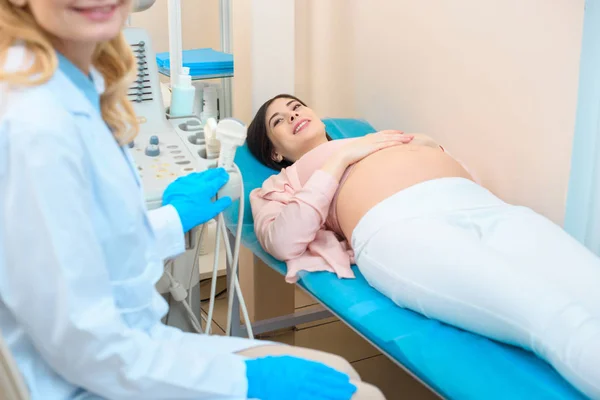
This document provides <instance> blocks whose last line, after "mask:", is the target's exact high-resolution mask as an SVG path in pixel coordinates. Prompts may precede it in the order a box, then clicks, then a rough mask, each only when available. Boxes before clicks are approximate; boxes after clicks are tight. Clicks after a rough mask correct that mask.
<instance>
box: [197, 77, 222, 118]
mask: <svg viewBox="0 0 600 400" xmlns="http://www.w3.org/2000/svg"><path fill="white" fill-rule="evenodd" d="M203 98H204V106H203V108H202V114H201V115H200V119H201V120H202V127H203V128H204V125H206V122H207V121H208V120H209V119H211V118H214V119H215V120H216V119H217V118H218V115H219V114H218V110H217V99H218V93H217V88H216V87H215V86H213V85H208V86H205V87H204V95H203Z"/></svg>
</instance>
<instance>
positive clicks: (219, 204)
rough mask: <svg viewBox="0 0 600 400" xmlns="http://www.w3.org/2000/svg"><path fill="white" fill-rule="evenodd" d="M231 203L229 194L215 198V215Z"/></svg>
mask: <svg viewBox="0 0 600 400" xmlns="http://www.w3.org/2000/svg"><path fill="white" fill-rule="evenodd" d="M231 203H232V200H231V197H229V196H225V197H221V198H220V199H218V200H216V201H215V202H214V203H213V211H214V213H215V215H217V214H220V213H221V212H222V211H223V210H225V209H226V208H227V207H229V206H230V205H231Z"/></svg>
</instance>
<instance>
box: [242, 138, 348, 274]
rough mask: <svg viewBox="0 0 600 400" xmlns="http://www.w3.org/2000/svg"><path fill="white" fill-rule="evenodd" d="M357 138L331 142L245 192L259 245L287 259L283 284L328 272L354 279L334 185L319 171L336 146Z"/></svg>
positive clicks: (344, 176) (280, 257) (334, 183)
mask: <svg viewBox="0 0 600 400" xmlns="http://www.w3.org/2000/svg"><path fill="white" fill-rule="evenodd" d="M352 140H356V138H350V139H339V140H332V141H329V142H327V143H324V144H322V145H320V146H319V147H317V148H315V149H313V150H311V151H310V152H308V153H306V154H305V155H304V156H303V157H302V158H300V159H299V160H298V161H296V162H295V163H294V164H293V165H292V166H290V167H287V168H285V169H284V170H282V171H281V173H279V174H278V175H273V176H271V177H270V178H269V179H267V180H266V181H265V182H264V183H263V185H262V187H261V188H257V189H254V190H253V191H252V192H251V193H250V204H251V206H252V215H253V217H254V230H255V232H256V236H257V238H258V241H259V242H260V244H261V246H262V247H263V248H264V249H265V250H266V251H267V252H268V253H269V254H271V255H272V256H273V257H275V258H276V259H278V260H281V261H286V264H287V275H286V281H287V282H289V283H295V282H296V281H297V280H298V272H299V271H300V270H305V271H309V272H313V271H329V272H334V273H336V274H337V276H338V277H339V278H354V273H353V272H352V269H351V268H350V266H351V265H352V264H353V263H354V252H353V251H352V249H351V248H350V246H349V244H348V243H347V242H346V241H345V240H344V239H343V234H342V232H341V230H340V228H339V225H338V222H337V217H336V210H335V203H336V202H335V197H336V195H337V191H338V188H339V187H340V186H341V185H342V183H343V182H344V180H345V179H346V177H347V175H348V173H349V172H350V170H351V168H352V167H350V168H348V169H347V170H346V172H345V173H344V175H343V176H342V179H341V180H340V181H339V182H338V181H337V180H336V179H335V178H334V177H333V176H331V175H330V174H328V173H327V172H324V171H322V170H321V169H320V168H321V167H322V166H323V164H324V163H325V161H326V160H327V159H328V158H329V156H330V155H332V154H333V153H334V152H336V151H337V150H338V149H339V148H340V147H341V146H343V145H345V144H346V143H348V142H349V141H352Z"/></svg>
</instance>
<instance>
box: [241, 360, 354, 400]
mask: <svg viewBox="0 0 600 400" xmlns="http://www.w3.org/2000/svg"><path fill="white" fill-rule="evenodd" d="M246 376H247V377H248V398H249V399H260V400H282V399H286V400H350V399H351V398H352V396H353V395H354V393H355V392H356V386H354V385H353V384H352V383H350V378H349V377H348V375H346V374H344V373H342V372H339V371H337V370H335V369H333V368H330V367H328V366H326V365H324V364H321V363H318V362H314V361H309V360H305V359H303V358H297V357H292V356H269V357H263V358H256V359H250V360H246Z"/></svg>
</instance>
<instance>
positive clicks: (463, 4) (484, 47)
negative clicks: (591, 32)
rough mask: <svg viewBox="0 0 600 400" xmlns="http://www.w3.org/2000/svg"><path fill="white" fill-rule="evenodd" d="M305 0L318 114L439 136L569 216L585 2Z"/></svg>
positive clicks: (524, 196) (522, 197)
mask: <svg viewBox="0 0 600 400" xmlns="http://www.w3.org/2000/svg"><path fill="white" fill-rule="evenodd" d="M302 2H303V3H306V4H308V7H309V8H310V9H311V11H310V12H311V17H310V23H309V24H306V25H307V26H308V28H307V29H309V30H310V33H309V37H311V38H312V40H311V41H310V47H311V48H310V50H309V51H308V53H309V54H310V56H309V59H310V61H309V65H310V75H311V77H310V78H307V77H306V76H305V77H303V79H305V80H307V81H312V82H313V84H312V85H310V89H309V90H308V95H309V96H310V100H311V101H312V102H313V103H312V104H314V105H315V106H316V108H317V110H318V112H320V113H321V114H322V115H334V114H336V115H340V116H356V117H362V118H366V119H367V120H369V121H370V122H371V123H372V124H373V125H375V127H376V128H378V129H385V128H391V127H393V128H399V129H403V130H405V131H407V132H425V133H428V134H430V135H432V136H433V137H435V138H436V139H438V140H439V142H441V143H442V144H444V145H445V146H446V147H447V148H448V149H450V151H451V152H453V153H455V154H456V155H457V156H459V157H460V158H462V159H464V161H466V162H467V163H468V164H469V165H470V166H471V167H473V168H474V169H475V170H476V171H477V172H478V173H479V174H480V175H481V177H482V179H483V181H484V184H486V186H488V187H489V188H490V189H491V190H492V191H494V192H495V193H497V194H498V195H500V196H501V197H502V198H504V199H505V200H507V201H509V202H515V203H519V204H524V205H527V206H530V207H532V208H534V209H535V210H537V211H539V212H541V213H542V214H545V215H547V216H548V217H550V218H551V219H553V220H554V221H556V222H559V223H561V222H562V220H563V216H564V208H565V200H566V190H567V182H568V177H569V168H570V155H571V142H572V139H573V131H574V124H575V110H576V99H577V85H578V74H579V56H580V46H581V35H582V27H583V11H584V0H556V1H545V0H527V1H522V0H487V1H480V0H459V1H456V0H420V1H414V0H394V1H390V0H369V1H364V0H346V1H343V0H314V1H307V2H304V1H302ZM334 16H335V17H336V20H335V21H334V20H333V19H334ZM299 34H301V35H306V32H299ZM315 82H316V84H315ZM349 99H351V100H349Z"/></svg>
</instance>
